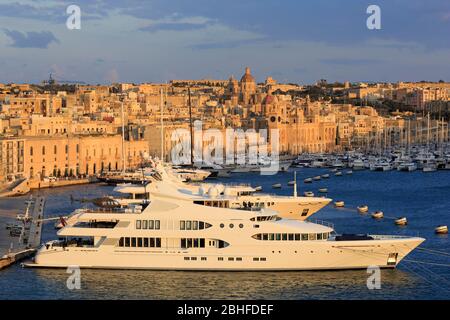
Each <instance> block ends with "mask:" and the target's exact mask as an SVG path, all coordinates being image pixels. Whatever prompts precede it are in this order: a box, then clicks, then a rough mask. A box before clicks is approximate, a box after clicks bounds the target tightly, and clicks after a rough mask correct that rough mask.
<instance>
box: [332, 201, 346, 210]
mask: <svg viewBox="0 0 450 320" xmlns="http://www.w3.org/2000/svg"><path fill="white" fill-rule="evenodd" d="M334 206H335V207H336V208H342V207H344V206H345V203H344V201H342V200H338V201H336V202H335V203H334Z"/></svg>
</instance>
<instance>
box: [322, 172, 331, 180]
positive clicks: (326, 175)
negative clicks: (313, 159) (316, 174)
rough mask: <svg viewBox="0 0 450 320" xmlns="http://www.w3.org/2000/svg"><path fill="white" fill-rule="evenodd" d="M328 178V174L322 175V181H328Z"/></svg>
mask: <svg viewBox="0 0 450 320" xmlns="http://www.w3.org/2000/svg"><path fill="white" fill-rule="evenodd" d="M329 177H330V175H329V174H328V173H325V174H323V175H322V178H323V179H328V178H329Z"/></svg>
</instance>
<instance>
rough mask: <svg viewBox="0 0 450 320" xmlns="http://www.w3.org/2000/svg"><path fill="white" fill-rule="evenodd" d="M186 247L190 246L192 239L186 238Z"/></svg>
mask: <svg viewBox="0 0 450 320" xmlns="http://www.w3.org/2000/svg"><path fill="white" fill-rule="evenodd" d="M187 248H192V239H187Z"/></svg>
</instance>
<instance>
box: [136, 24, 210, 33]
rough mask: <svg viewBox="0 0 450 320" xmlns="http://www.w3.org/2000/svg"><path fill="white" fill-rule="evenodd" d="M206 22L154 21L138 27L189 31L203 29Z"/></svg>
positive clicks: (144, 29) (155, 30) (154, 29)
mask: <svg viewBox="0 0 450 320" xmlns="http://www.w3.org/2000/svg"><path fill="white" fill-rule="evenodd" d="M207 26H208V23H201V24H200V23H183V22H164V23H155V24H151V25H149V26H146V27H142V28H139V30H140V31H148V32H157V31H189V30H198V29H204V28H206V27H207Z"/></svg>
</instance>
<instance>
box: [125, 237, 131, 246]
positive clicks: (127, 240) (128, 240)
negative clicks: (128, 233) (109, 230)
mask: <svg viewBox="0 0 450 320" xmlns="http://www.w3.org/2000/svg"><path fill="white" fill-rule="evenodd" d="M129 246H130V238H128V237H127V238H125V247H129Z"/></svg>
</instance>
